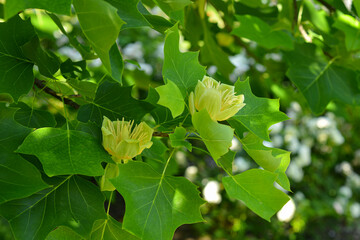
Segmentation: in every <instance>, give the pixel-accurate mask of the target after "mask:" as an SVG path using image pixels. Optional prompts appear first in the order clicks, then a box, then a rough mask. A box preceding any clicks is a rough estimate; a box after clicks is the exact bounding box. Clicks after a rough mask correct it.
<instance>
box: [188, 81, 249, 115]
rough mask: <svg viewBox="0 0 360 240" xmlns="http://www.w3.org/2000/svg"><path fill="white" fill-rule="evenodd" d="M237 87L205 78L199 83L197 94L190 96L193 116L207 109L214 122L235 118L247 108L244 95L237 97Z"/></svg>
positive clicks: (192, 93)
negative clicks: (242, 109)
mask: <svg viewBox="0 0 360 240" xmlns="http://www.w3.org/2000/svg"><path fill="white" fill-rule="evenodd" d="M234 90H235V87H234V86H231V85H227V84H223V83H220V82H218V81H216V80H215V79H213V78H211V77H207V76H205V77H204V78H203V80H202V81H198V83H197V85H196V87H195V93H194V92H191V93H190V96H189V109H190V113H191V115H193V114H194V113H195V111H196V110H198V111H200V110H202V109H204V108H205V109H206V111H207V112H208V113H209V116H210V117H211V119H212V120H214V121H224V120H226V119H229V118H231V117H232V116H234V115H235V114H236V113H237V112H238V111H239V110H240V109H241V108H243V107H244V106H245V103H244V95H243V94H241V95H237V96H236V95H235V92H234Z"/></svg>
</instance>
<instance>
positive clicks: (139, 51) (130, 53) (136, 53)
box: [122, 41, 144, 61]
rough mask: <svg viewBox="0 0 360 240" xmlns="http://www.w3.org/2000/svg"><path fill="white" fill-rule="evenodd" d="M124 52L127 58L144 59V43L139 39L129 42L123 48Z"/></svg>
mask: <svg viewBox="0 0 360 240" xmlns="http://www.w3.org/2000/svg"><path fill="white" fill-rule="evenodd" d="M122 53H123V56H124V57H125V58H127V59H133V60H136V61H143V58H144V52H143V47H142V43H141V42H139V41H137V42H134V43H129V44H127V45H126V46H125V47H124V48H123V49H122Z"/></svg>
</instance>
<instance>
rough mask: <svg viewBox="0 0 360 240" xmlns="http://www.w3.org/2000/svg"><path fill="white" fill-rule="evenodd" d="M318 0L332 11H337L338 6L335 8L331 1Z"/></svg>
mask: <svg viewBox="0 0 360 240" xmlns="http://www.w3.org/2000/svg"><path fill="white" fill-rule="evenodd" d="M317 1H318V2H320V3H321V4H322V5H324V7H326V8H327V9H328V10H329V12H330V13H333V12H335V11H336V8H334V7H333V6H331V5H330V4H329V3H327V2H325V1H324V0H317Z"/></svg>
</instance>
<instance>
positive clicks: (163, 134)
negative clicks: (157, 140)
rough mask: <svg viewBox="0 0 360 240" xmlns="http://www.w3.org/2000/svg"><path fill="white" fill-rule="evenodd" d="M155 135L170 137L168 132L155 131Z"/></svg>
mask: <svg viewBox="0 0 360 240" xmlns="http://www.w3.org/2000/svg"><path fill="white" fill-rule="evenodd" d="M153 137H169V134H168V133H162V132H154V133H153Z"/></svg>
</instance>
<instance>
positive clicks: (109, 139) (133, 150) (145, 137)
mask: <svg viewBox="0 0 360 240" xmlns="http://www.w3.org/2000/svg"><path fill="white" fill-rule="evenodd" d="M133 125H134V121H130V122H127V121H124V119H123V120H122V121H119V120H117V121H111V120H110V119H108V118H107V117H105V116H104V121H103V124H102V127H101V131H102V135H103V146H104V148H105V150H106V151H107V152H108V153H110V154H111V156H112V159H113V160H114V161H115V162H116V163H127V162H128V161H129V160H130V159H132V158H133V157H135V156H137V155H139V154H141V153H142V151H143V150H144V149H145V148H150V147H151V145H152V142H151V138H152V134H153V132H154V130H153V129H152V128H150V127H149V126H148V125H147V124H146V123H145V122H141V123H140V124H139V125H135V126H133Z"/></svg>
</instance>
